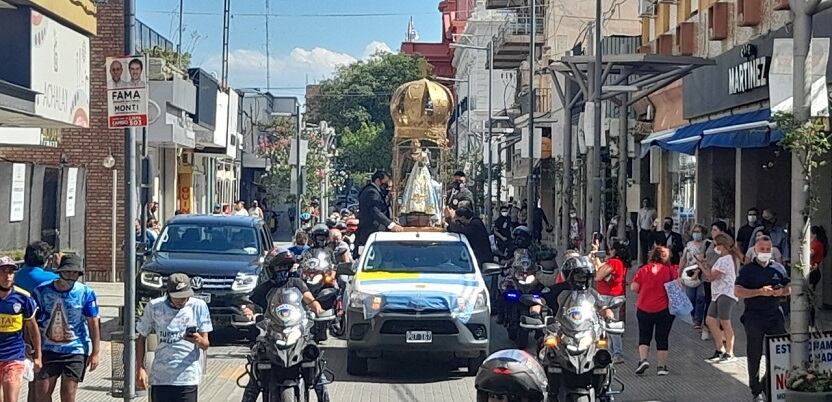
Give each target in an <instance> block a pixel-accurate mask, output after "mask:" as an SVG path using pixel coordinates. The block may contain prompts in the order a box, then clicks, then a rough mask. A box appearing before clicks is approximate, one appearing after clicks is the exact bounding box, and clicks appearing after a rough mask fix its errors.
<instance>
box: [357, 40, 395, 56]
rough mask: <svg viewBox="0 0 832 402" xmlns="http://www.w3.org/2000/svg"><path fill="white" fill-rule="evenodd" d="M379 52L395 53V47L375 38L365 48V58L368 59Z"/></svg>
mask: <svg viewBox="0 0 832 402" xmlns="http://www.w3.org/2000/svg"><path fill="white" fill-rule="evenodd" d="M378 52H384V53H393V49H390V46H388V45H387V44H386V43H384V42H379V41H377V40H374V41H372V42H370V43H369V44H368V45H367V47H365V48H364V58H365V59H368V58H370V57H371V56H372V55H374V54H376V53H378Z"/></svg>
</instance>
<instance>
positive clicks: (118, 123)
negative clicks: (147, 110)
mask: <svg viewBox="0 0 832 402" xmlns="http://www.w3.org/2000/svg"><path fill="white" fill-rule="evenodd" d="M109 122H110V124H109V126H110V128H122V127H144V126H147V115H146V114H135V115H126V116H110V120H109Z"/></svg>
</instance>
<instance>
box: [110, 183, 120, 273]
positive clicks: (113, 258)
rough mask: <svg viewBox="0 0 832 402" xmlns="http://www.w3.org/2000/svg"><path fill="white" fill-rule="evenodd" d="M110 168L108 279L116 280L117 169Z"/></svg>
mask: <svg viewBox="0 0 832 402" xmlns="http://www.w3.org/2000/svg"><path fill="white" fill-rule="evenodd" d="M111 170H112V172H113V194H112V198H111V200H112V204H111V207H112V208H111V209H112V211H111V217H110V218H111V222H112V227H111V228H110V230H111V232H110V233H112V236H110V241H111V242H112V244H111V245H110V247H111V249H110V250H112V252H111V253H110V259H111V261H110V264H111V269H112V271H111V272H110V281H112V282H118V281H117V280H116V250H117V247H118V240H117V237H118V227H117V223H116V222H117V221H118V203H117V201H118V169H111Z"/></svg>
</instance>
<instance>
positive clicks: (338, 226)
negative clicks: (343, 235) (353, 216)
mask: <svg viewBox="0 0 832 402" xmlns="http://www.w3.org/2000/svg"><path fill="white" fill-rule="evenodd" d="M335 229H338V230H340V231H342V232H343V231H345V230H347V224H346V223H345V222H343V221H341V222H338V223H336V224H335Z"/></svg>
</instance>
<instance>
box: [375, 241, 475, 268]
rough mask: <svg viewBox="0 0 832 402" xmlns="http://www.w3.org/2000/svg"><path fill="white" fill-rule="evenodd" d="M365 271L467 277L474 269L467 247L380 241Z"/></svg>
mask: <svg viewBox="0 0 832 402" xmlns="http://www.w3.org/2000/svg"><path fill="white" fill-rule="evenodd" d="M362 271H368V272H376V271H384V272H413V273H416V272H418V273H431V274H468V273H473V272H474V265H473V264H472V263H471V255H470V254H469V253H468V248H467V247H465V243H461V242H426V241H414V242H399V241H381V242H375V243H373V244H372V245H371V246H370V249H369V251H368V254H367V263H366V264H365V265H364V268H363V269H362Z"/></svg>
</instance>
